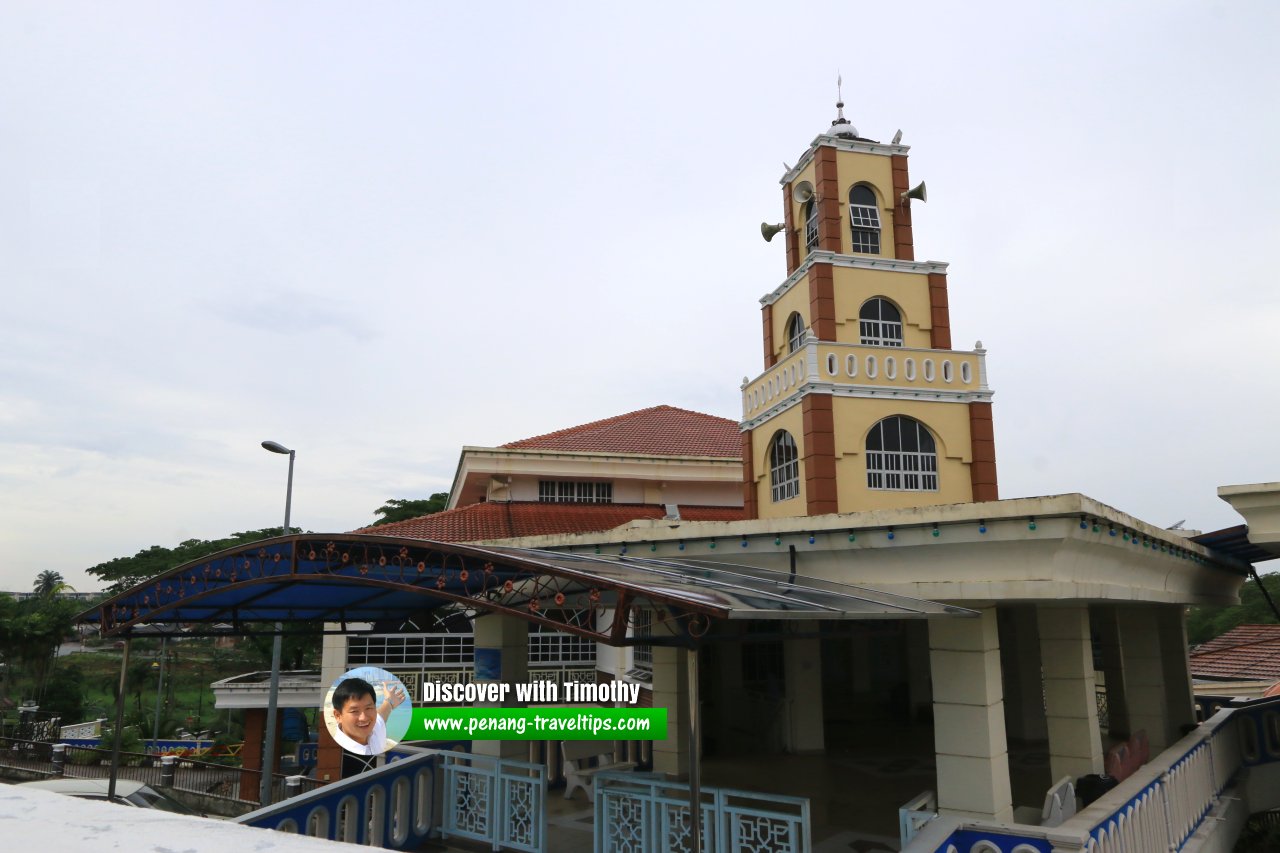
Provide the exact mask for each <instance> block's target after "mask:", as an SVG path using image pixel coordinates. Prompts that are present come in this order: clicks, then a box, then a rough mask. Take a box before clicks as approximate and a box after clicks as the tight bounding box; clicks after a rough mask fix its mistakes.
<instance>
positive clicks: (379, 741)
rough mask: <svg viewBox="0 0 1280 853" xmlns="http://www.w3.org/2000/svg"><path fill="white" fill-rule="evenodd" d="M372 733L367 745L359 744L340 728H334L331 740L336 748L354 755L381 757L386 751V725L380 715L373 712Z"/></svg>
mask: <svg viewBox="0 0 1280 853" xmlns="http://www.w3.org/2000/svg"><path fill="white" fill-rule="evenodd" d="M373 716H374V721H373V731H372V733H370V735H369V742H368V743H360V742H359V741H357V740H355V739H353V738H351V737H350V736H348V735H347V733H346V732H344V731H343V730H342V726H334V729H333V739H334V740H335V741H337V742H338V746H340V747H342V748H343V749H345V750H346V751H347V752H354V753H355V754H356V755H382V753H384V752H386V750H387V723H386V721H385V720H383V719H382V715H381V714H379V713H377V712H374V715H373Z"/></svg>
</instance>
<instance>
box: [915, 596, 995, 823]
mask: <svg viewBox="0 0 1280 853" xmlns="http://www.w3.org/2000/svg"><path fill="white" fill-rule="evenodd" d="M967 606H969V607H971V608H973V609H976V610H978V611H979V613H980V614H981V615H980V616H979V617H978V618H976V619H972V618H970V619H966V618H961V617H953V618H943V619H930V620H929V662H930V670H931V672H932V675H933V726H934V749H935V751H936V752H937V764H938V807H939V811H940V812H942V813H945V814H951V815H961V816H968V817H976V818H981V819H985V820H999V821H1012V820H1013V799H1012V793H1011V789H1010V785H1009V751H1008V745H1007V741H1006V739H1005V730H1004V692H1003V688H1002V686H1001V675H1000V641H999V634H998V631H997V629H996V609H995V607H994V606H993V605H990V604H988V605H986V606H984V607H980V608H979V607H974V606H973V605H971V604H970V605H967Z"/></svg>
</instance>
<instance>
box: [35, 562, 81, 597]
mask: <svg viewBox="0 0 1280 853" xmlns="http://www.w3.org/2000/svg"><path fill="white" fill-rule="evenodd" d="M31 588H32V590H33V591H34V592H35V594H36V595H38V596H40V597H41V598H48V597H49V596H52V595H57V594H58V593H60V592H63V591H65V590H69V589H71V585H70V584H68V583H67V582H66V580H64V579H63V577H62V575H61V574H60V573H59V572H55V571H53V570H52V569H45V570H44V571H43V572H41V573H40V574H38V575H36V580H35V583H34V584H32V586H31Z"/></svg>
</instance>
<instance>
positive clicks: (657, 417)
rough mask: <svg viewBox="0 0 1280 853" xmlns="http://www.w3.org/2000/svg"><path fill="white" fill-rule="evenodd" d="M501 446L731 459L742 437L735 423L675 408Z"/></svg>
mask: <svg viewBox="0 0 1280 853" xmlns="http://www.w3.org/2000/svg"><path fill="white" fill-rule="evenodd" d="M502 446H503V447H511V448H538V449H544V450H577V451H583V452H598V453H654V454H661V455H663V456H723V457H727V458H731V459H738V458H741V456H742V437H741V435H740V433H739V432H738V425H737V423H735V422H734V421H731V420H729V419H728V418H718V417H716V416H715V415H704V414H702V413H701V412H691V411H689V410H688V409H677V408H676V407H674V406H654V407H652V408H649V409H641V410H640V411H638V412H630V413H628V414H625V415H617V416H616V417H612V418H605V419H604V420H602V421H593V422H592V423H589V424H582V425H581V426H575V427H569V428H568V429H562V430H557V431H556V432H549V433H547V434H546V435H537V436H534V437H533V438H524V439H521V440H520V441H513V442H510V443H509V444H504V445H502Z"/></svg>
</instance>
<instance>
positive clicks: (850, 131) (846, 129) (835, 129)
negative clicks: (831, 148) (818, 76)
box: [827, 71, 858, 139]
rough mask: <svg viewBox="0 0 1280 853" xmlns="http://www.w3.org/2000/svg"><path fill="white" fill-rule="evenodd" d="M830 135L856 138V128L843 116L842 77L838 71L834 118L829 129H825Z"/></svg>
mask: <svg viewBox="0 0 1280 853" xmlns="http://www.w3.org/2000/svg"><path fill="white" fill-rule="evenodd" d="M827 133H828V134H829V135H831V136H844V137H848V138H849V139H856V138H857V136H858V129H857V128H856V127H854V126H853V125H852V124H850V123H849V120H848V119H847V118H845V117H844V77H843V76H842V75H841V74H840V72H839V71H837V72H836V118H835V121H833V122H831V130H829V131H827Z"/></svg>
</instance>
